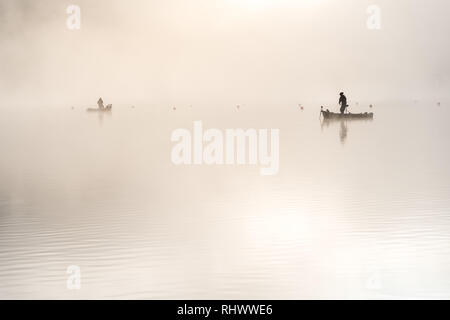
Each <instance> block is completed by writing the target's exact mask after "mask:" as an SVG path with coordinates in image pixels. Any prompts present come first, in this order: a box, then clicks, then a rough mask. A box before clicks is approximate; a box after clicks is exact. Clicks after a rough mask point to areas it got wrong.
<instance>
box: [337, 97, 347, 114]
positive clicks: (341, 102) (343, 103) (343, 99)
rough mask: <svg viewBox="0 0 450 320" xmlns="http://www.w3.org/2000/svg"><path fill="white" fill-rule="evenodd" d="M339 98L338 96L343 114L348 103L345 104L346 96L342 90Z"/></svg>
mask: <svg viewBox="0 0 450 320" xmlns="http://www.w3.org/2000/svg"><path fill="white" fill-rule="evenodd" d="M340 96H341V97H340V98H339V104H340V105H341V114H344V112H345V109H347V107H348V105H347V97H346V96H345V95H344V93H343V92H341V93H340Z"/></svg>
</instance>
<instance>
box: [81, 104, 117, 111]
mask: <svg viewBox="0 0 450 320" xmlns="http://www.w3.org/2000/svg"><path fill="white" fill-rule="evenodd" d="M86 111H87V112H111V111H112V104H108V105H107V106H106V107H105V108H88V109H87V110H86Z"/></svg>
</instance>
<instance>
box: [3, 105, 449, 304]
mask: <svg viewBox="0 0 450 320" xmlns="http://www.w3.org/2000/svg"><path fill="white" fill-rule="evenodd" d="M319 106H320V104H317V105H315V104H311V105H309V106H306V109H305V110H304V111H301V110H300V109H299V108H298V107H296V106H295V105H294V106H287V105H270V106H263V105H261V106H259V105H256V104H255V105H253V106H245V105H243V106H242V107H241V109H240V110H237V108H236V107H235V106H232V105H231V106H230V105H223V106H218V105H214V106H209V107H210V108H208V106H196V105H193V106H192V107H190V106H189V105H186V106H177V110H176V111H174V110H173V109H172V108H171V107H163V106H144V105H141V106H140V105H136V108H131V107H130V106H115V107H114V109H113V112H112V113H111V114H88V113H86V112H85V108H82V107H75V109H73V110H71V109H70V106H67V107H66V106H64V107H59V108H56V107H52V108H51V107H41V108H37V107H36V108H9V107H7V106H5V107H4V108H2V116H1V117H0V148H1V150H2V153H1V156H0V181H1V183H0V298H7V299H9V298H25V299H27V298H43V299H47V298H57V299H81V298H95V299H96V298H113V299H122V298H137V299H142V298H148V299H163V298H168V299H170V298H175V299H197V298H201V299H241V298H242V299H282V298H284V299H304V298H324V299H329V298H343V299H347V298H450V166H449V163H450V161H449V160H450V153H449V142H448V138H449V137H450V126H449V125H448V121H447V119H449V116H450V109H449V107H448V105H445V104H443V105H442V106H436V105H435V104H421V103H417V104H414V103H410V104H405V103H403V104H397V103H381V104H379V105H378V104H377V105H375V108H374V109H373V111H374V112H375V119H374V120H373V121H333V122H323V121H321V120H320V119H319V108H320V107H319ZM360 109H361V110H362V111H368V108H367V110H365V109H364V108H362V107H361V108H360ZM195 120H201V121H202V122H203V126H204V127H205V128H218V129H227V128H244V129H246V128H256V129H259V128H268V129H270V128H278V129H280V168H279V173H278V174H277V175H275V176H261V175H260V174H259V166H250V165H244V166H207V165H201V166H175V165H174V164H172V162H171V158H170V154H171V148H172V146H173V143H172V142H171V141H170V136H171V132H172V131H173V130H174V129H177V128H187V129H192V126H193V121H195ZM71 265H76V266H79V267H80V268H81V288H80V290H68V289H67V284H66V282H67V279H68V277H69V275H68V274H67V273H66V270H67V267H68V266H71Z"/></svg>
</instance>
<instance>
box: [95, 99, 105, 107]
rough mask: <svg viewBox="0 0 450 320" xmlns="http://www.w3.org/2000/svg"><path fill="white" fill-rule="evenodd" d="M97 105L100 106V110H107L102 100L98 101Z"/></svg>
mask: <svg viewBox="0 0 450 320" xmlns="http://www.w3.org/2000/svg"><path fill="white" fill-rule="evenodd" d="M97 104H98V107H99V109H105V106H104V105H103V99H102V98H100V99H98V101H97Z"/></svg>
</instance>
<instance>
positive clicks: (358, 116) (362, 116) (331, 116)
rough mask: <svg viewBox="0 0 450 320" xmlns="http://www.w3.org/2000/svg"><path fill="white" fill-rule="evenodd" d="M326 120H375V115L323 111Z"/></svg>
mask: <svg viewBox="0 0 450 320" xmlns="http://www.w3.org/2000/svg"><path fill="white" fill-rule="evenodd" d="M321 113H322V115H323V118H324V119H373V113H367V112H365V113H350V112H349V113H344V114H341V113H334V112H330V110H328V109H327V110H326V111H323V110H322V111H321Z"/></svg>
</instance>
